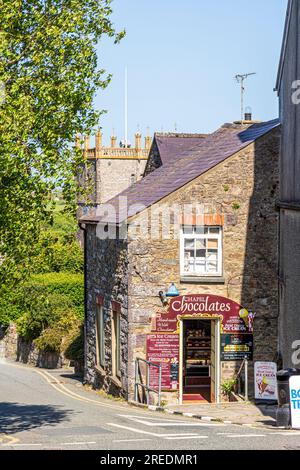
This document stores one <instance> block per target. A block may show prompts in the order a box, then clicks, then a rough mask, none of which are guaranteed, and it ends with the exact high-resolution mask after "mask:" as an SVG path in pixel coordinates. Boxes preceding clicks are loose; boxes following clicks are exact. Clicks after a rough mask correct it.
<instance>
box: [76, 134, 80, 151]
mask: <svg viewBox="0 0 300 470" xmlns="http://www.w3.org/2000/svg"><path fill="white" fill-rule="evenodd" d="M75 147H76V148H77V149H81V136H80V135H79V134H76V137H75Z"/></svg>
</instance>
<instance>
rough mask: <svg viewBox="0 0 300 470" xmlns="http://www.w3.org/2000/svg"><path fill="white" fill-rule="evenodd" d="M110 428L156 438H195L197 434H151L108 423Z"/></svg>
mask: <svg viewBox="0 0 300 470" xmlns="http://www.w3.org/2000/svg"><path fill="white" fill-rule="evenodd" d="M106 424H107V425H108V426H114V427H116V428H120V429H126V431H131V432H135V433H137V434H147V435H148V436H154V437H181V436H182V437H185V436H187V437H188V436H195V435H196V434H195V433H194V432H193V433H185V434H158V433H155V432H150V431H143V430H142V429H137V428H131V427H129V426H122V425H121V424H116V423H106Z"/></svg>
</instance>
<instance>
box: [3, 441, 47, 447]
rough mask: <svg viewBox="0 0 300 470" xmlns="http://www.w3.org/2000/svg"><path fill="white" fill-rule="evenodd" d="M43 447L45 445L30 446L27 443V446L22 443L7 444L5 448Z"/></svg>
mask: <svg viewBox="0 0 300 470" xmlns="http://www.w3.org/2000/svg"><path fill="white" fill-rule="evenodd" d="M42 445H43V444H28V443H27V444H26V443H23V444H22V443H21V442H20V443H18V444H5V445H4V446H5V447H7V446H9V447H37V446H42ZM4 446H3V447H4Z"/></svg>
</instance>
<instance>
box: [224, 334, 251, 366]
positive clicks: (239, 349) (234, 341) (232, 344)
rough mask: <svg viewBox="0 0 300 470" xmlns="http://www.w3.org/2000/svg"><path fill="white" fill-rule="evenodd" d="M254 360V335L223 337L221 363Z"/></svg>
mask: <svg viewBox="0 0 300 470" xmlns="http://www.w3.org/2000/svg"><path fill="white" fill-rule="evenodd" d="M245 358H246V359H248V361H252V360H253V335H249V334H228V333H227V334H223V335H221V361H243V360H244V359H245Z"/></svg>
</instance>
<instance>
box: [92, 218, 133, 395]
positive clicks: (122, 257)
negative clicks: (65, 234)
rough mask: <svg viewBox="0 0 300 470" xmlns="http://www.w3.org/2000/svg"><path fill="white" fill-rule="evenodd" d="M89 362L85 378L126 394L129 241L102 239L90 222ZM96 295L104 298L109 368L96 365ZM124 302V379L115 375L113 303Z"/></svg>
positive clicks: (107, 364)
mask: <svg viewBox="0 0 300 470" xmlns="http://www.w3.org/2000/svg"><path fill="white" fill-rule="evenodd" d="M86 247H87V250H86V251H87V253H86V266H87V273H86V289H87V318H88V319H87V322H86V346H85V347H86V358H85V360H86V363H85V380H86V381H87V383H89V384H91V385H93V386H94V387H95V388H103V389H104V390H105V391H106V392H108V393H112V394H114V395H123V396H126V391H127V358H128V299H127V282H128V275H127V272H128V265H127V243H126V242H125V241H118V240H101V239H99V238H97V236H96V226H93V225H89V226H87V234H86ZM97 296H101V297H103V299H104V305H103V309H104V315H105V337H106V342H105V362H106V371H105V373H104V371H101V369H100V368H98V367H97V366H96V313H97ZM112 301H114V302H118V303H120V304H121V325H120V330H121V355H122V357H121V380H120V383H119V381H118V380H116V379H114V378H112V343H111V337H112V307H111V302H112Z"/></svg>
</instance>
